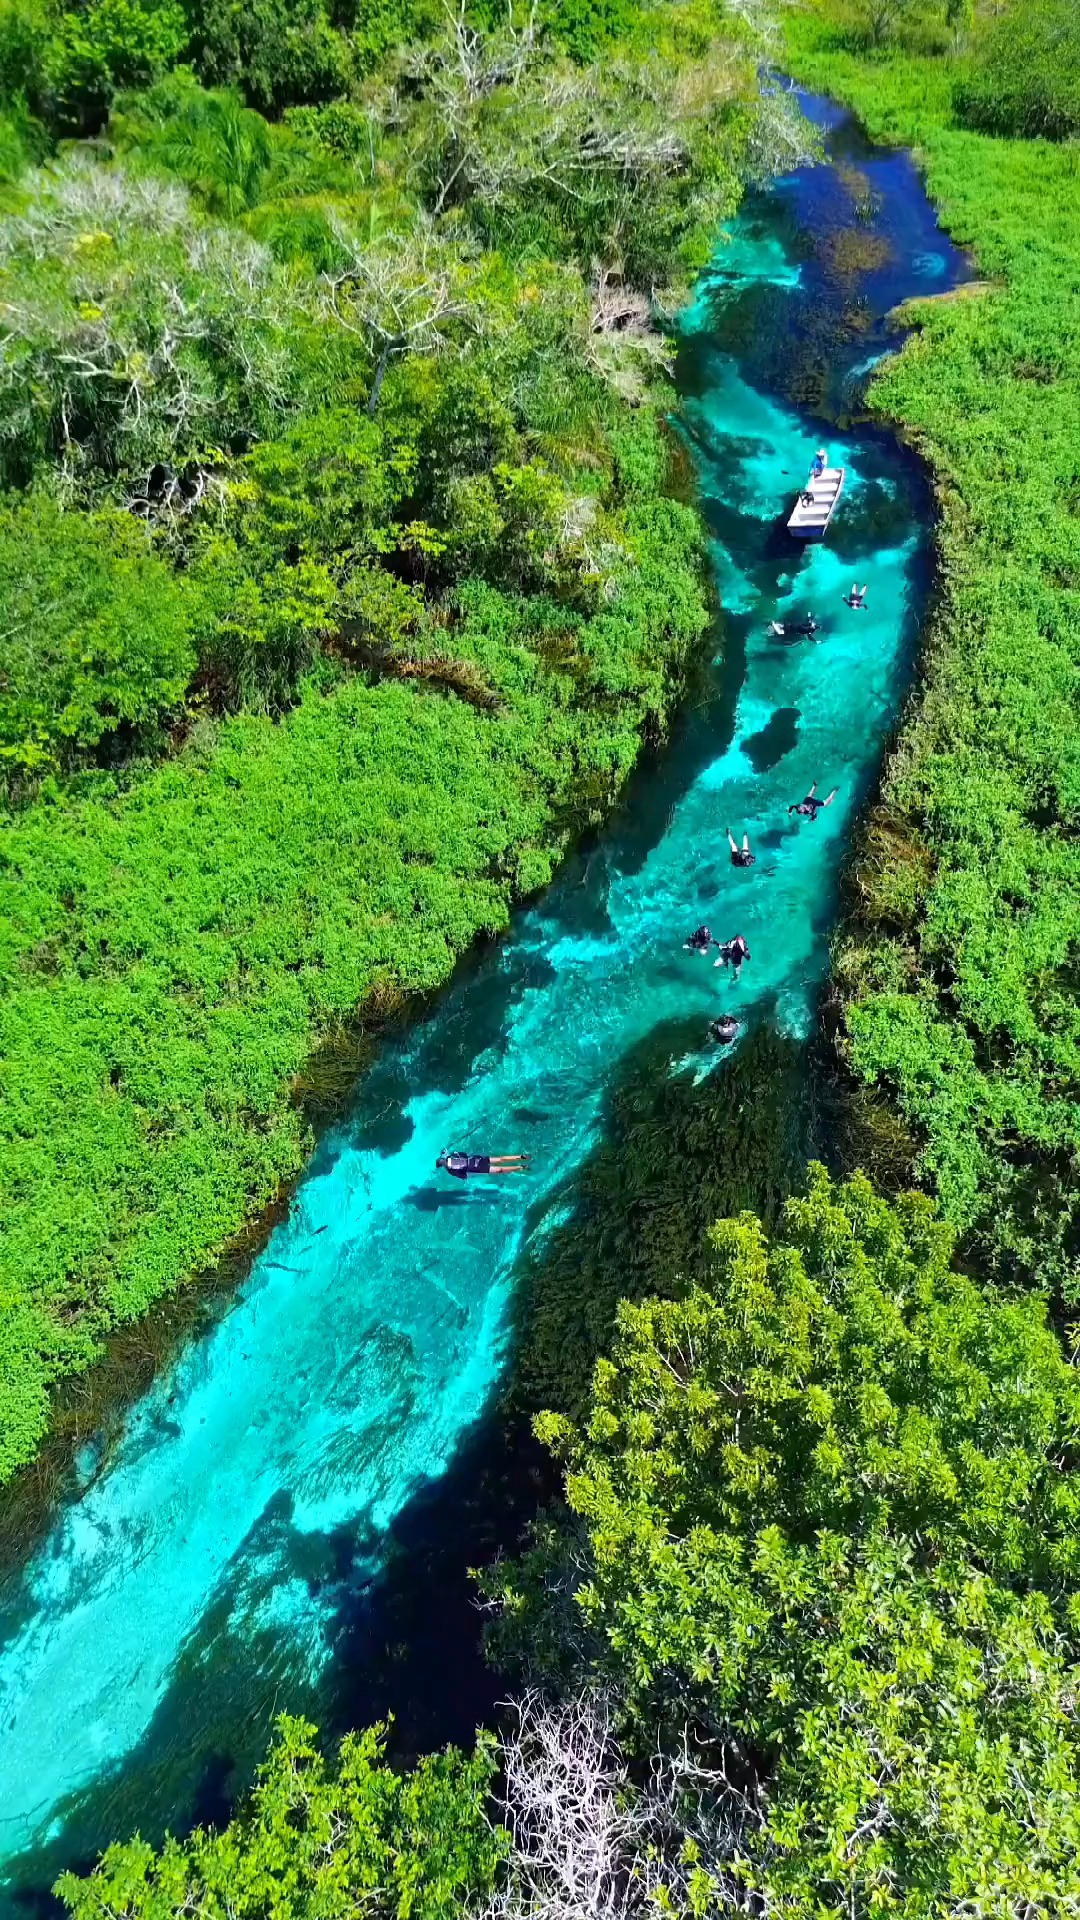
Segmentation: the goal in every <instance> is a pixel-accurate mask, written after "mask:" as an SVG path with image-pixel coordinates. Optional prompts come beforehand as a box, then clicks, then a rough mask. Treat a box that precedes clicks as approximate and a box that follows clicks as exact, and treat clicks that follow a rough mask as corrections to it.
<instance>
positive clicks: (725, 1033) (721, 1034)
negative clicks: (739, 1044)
mask: <svg viewBox="0 0 1080 1920" xmlns="http://www.w3.org/2000/svg"><path fill="white" fill-rule="evenodd" d="M738 1031H739V1023H738V1021H737V1020H733V1019H732V1017H731V1015H730V1014H729V1013H726V1014H724V1015H722V1017H721V1018H720V1019H719V1020H714V1021H713V1023H712V1026H711V1027H710V1028H709V1034H710V1036H711V1038H712V1039H713V1040H719V1041H720V1043H721V1045H722V1046H725V1047H729V1046H730V1045H731V1042H732V1041H733V1040H734V1039H735V1037H736V1035H737V1033H738Z"/></svg>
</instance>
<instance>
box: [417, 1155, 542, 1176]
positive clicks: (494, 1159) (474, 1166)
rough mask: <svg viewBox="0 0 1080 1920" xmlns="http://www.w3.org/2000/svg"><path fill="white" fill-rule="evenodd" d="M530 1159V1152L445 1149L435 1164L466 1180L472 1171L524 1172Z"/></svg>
mask: <svg viewBox="0 0 1080 1920" xmlns="http://www.w3.org/2000/svg"><path fill="white" fill-rule="evenodd" d="M531 1159H532V1155H531V1154H530V1153H456V1152H452V1151H450V1150H449V1149H446V1150H444V1151H443V1152H442V1153H440V1155H439V1157H438V1159H437V1160H436V1162H435V1165H436V1167H441V1168H442V1169H443V1170H444V1172H446V1173H452V1174H453V1176H454V1179H455V1180H467V1179H468V1178H469V1175H470V1174H472V1173H526V1172H527V1171H528V1166H529V1161H530V1160H531Z"/></svg>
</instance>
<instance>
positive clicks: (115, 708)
mask: <svg viewBox="0 0 1080 1920" xmlns="http://www.w3.org/2000/svg"><path fill="white" fill-rule="evenodd" d="M0 603H2V605H3V609H4V615H3V617H4V623H5V632H4V636H3V671H2V676H0V765H2V766H3V768H4V770H5V772H6V774H7V775H8V776H9V777H10V776H11V775H18V774H19V773H38V772H40V771H41V770H42V769H48V768H51V767H54V766H63V765H65V764H67V763H70V762H71V761H72V760H74V759H75V758H77V757H78V756H79V755H80V753H83V752H86V751H87V750H91V749H93V748H96V747H99V746H100V745H101V743H102V742H103V741H104V740H105V739H106V737H107V736H110V735H120V736H121V738H122V739H123V741H124V743H125V744H129V743H130V742H131V740H132V739H135V740H142V741H144V742H149V743H150V744H153V743H154V739H155V734H156V733H157V731H158V730H159V728H160V726H161V724H162V722H163V721H165V720H166V719H167V718H168V716H169V715H170V714H171V713H175V712H177V711H179V710H180V709H182V707H183V704H184V700H185V697H186V694H187V689H188V683H189V681H190V679H191V675H192V672H193V670H194V666H195V660H196V651H195V641H194V635H193V632H192V621H193V615H194V612H195V608H196V605H197V600H196V596H195V595H193V594H191V593H189V592H185V591H184V588H183V586H182V584H181V583H180V582H178V581H177V579H176V576H175V574H174V573H173V571H172V569H171V568H170V567H168V566H166V565H165V564H164V563H163V562H162V561H161V560H159V559H158V558H157V557H156V556H155V555H154V554H153V553H152V552H150V551H148V549H147V543H146V536H145V534H144V533H143V531H142V529H141V528H140V527H139V526H138V525H137V524H136V523H135V522H134V521H133V520H132V519H131V518H130V516H128V515H126V514H120V513H99V514H83V513H60V512H58V511H57V509H56V507H55V506H53V505H52V504H51V502H49V501H47V500H38V499H33V498H31V499H30V500H29V501H27V502H25V503H24V502H19V503H18V504H11V505H3V506H0Z"/></svg>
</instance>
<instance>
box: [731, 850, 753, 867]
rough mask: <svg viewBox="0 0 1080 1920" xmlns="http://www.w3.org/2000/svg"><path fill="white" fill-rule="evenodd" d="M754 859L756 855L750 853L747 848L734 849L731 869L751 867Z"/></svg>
mask: <svg viewBox="0 0 1080 1920" xmlns="http://www.w3.org/2000/svg"><path fill="white" fill-rule="evenodd" d="M756 859H757V854H756V853H751V852H750V849H749V847H736V848H735V849H734V851H733V853H732V855H731V864H732V866H733V867H752V866H753V864H754V862H755V860H756Z"/></svg>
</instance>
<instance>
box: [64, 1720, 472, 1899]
mask: <svg viewBox="0 0 1080 1920" xmlns="http://www.w3.org/2000/svg"><path fill="white" fill-rule="evenodd" d="M385 1731H386V1730H385V1728H383V1727H371V1728H369V1729H368V1731H367V1732H365V1733H360V1734H350V1735H349V1736H348V1737H347V1739H346V1740H345V1741H344V1742H343V1743H342V1747H341V1751H340V1754H339V1755H338V1758H337V1762H336V1765H335V1766H334V1767H332V1768H331V1767H330V1766H328V1765H327V1762H326V1760H325V1759H324V1758H323V1756H322V1755H321V1754H320V1753H319V1751H318V1749H317V1748H316V1747H315V1746H314V1744H313V1740H314V1733H315V1729H314V1728H313V1727H311V1726H309V1725H308V1724H307V1723H306V1722H305V1721H303V1720H296V1719H292V1718H290V1717H288V1716H285V1717H283V1718H282V1720H281V1721H280V1722H279V1729H278V1738H277V1741H276V1743H275V1745H274V1747H273V1748H272V1750H271V1753H270V1757H269V1760H268V1761H267V1763H266V1765H265V1767H264V1768H263V1770H262V1777H261V1779H260V1783H259V1785H258V1787H257V1788H256V1791H255V1793H254V1795H253V1796H252V1802H251V1806H250V1808H249V1809H248V1810H247V1811H246V1812H245V1814H244V1815H243V1817H242V1818H240V1819H237V1820H234V1821H233V1822H232V1824H231V1825H230V1826H228V1827H226V1828H225V1829H224V1831H222V1832H219V1833H211V1832H207V1831H205V1830H204V1829H202V1828H200V1829H198V1830H197V1831H196V1832H195V1833H193V1834H192V1835H191V1836H190V1838H189V1839H187V1840H184V1841H177V1840H173V1839H168V1840H166V1842H165V1845H164V1846H163V1847H162V1848H161V1850H160V1851H159V1852H155V1851H154V1849H153V1848H152V1847H150V1846H147V1844H146V1842H145V1841H143V1840H139V1839H135V1840H131V1841H129V1842H128V1843H127V1844H126V1845H117V1846H113V1847H110V1848H109V1850H108V1852H107V1853H106V1854H105V1856H104V1858H103V1859H102V1861H101V1863H100V1865H99V1866H98V1867H97V1868H96V1869H95V1871H94V1872H93V1873H92V1874H90V1875H88V1876H87V1877H86V1878H85V1879H81V1878H79V1876H78V1875H76V1874H74V1873H68V1874H65V1875H64V1877H63V1879H62V1880H61V1881H60V1882H59V1885H58V1888H57V1891H58V1892H59V1893H60V1895H61V1897H62V1898H63V1900H64V1903H65V1905H66V1906H67V1909H68V1911H69V1913H71V1914H72V1915H73V1916H74V1920H174V1916H176V1915H178V1914H186V1913H198V1914H199V1915H201V1916H202V1920H264V1916H266V1915H267V1914H273V1915H274V1916H275V1920H334V1917H335V1916H339V1915H341V1916H343V1915H346V1914H359V1913H364V1914H368V1915H371V1916H372V1917H373V1920H451V1916H455V1915H457V1914H459V1913H460V1912H461V1910H462V1907H463V1905H464V1904H465V1903H466V1902H467V1901H469V1902H476V1903H479V1902H480V1901H481V1900H482V1899H483V1896H484V1895H485V1894H486V1893H488V1892H489V1891H490V1889H491V1887H492V1885H493V1883H494V1880H495V1876H496V1872H497V1870H498V1867H499V1863H500V1861H501V1859H502V1858H503V1855H504V1853H505V1845H506V1835H505V1834H504V1833H503V1832H502V1831H501V1830H500V1829H499V1828H495V1827H492V1826H491V1825H490V1824H489V1821H488V1818H487V1813H486V1803H487V1797H488V1788H489V1784H490V1781H491V1776H492V1773H493V1771H494V1760H493V1757H492V1750H491V1747H490V1746H489V1745H485V1744H481V1745H480V1746H478V1748H477V1750H476V1752H475V1753H474V1754H473V1755H472V1756H471V1757H470V1758H466V1757H465V1756H464V1755H462V1754H460V1753H457V1752H456V1751H455V1750H454V1749H453V1748H450V1749H448V1751H447V1752H446V1753H442V1754H434V1755H430V1756H428V1757H427V1758H425V1759H423V1760H421V1762H420V1764H419V1765H418V1766H417V1767H416V1769H415V1770H414V1771H413V1772H412V1773H410V1774H406V1775H402V1774H399V1773H395V1772H394V1770H393V1769H392V1768H391V1767H389V1766H388V1765H387V1763H386V1761H385V1759H384V1758H383V1748H384V1745H385Z"/></svg>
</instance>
